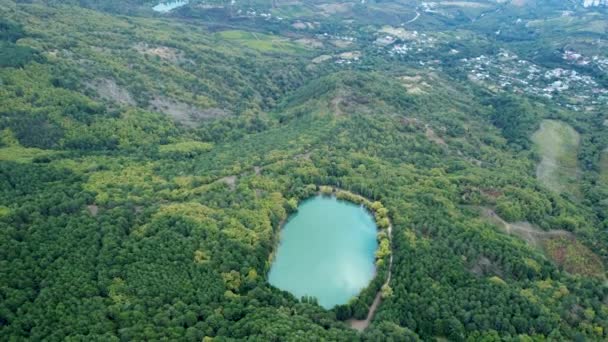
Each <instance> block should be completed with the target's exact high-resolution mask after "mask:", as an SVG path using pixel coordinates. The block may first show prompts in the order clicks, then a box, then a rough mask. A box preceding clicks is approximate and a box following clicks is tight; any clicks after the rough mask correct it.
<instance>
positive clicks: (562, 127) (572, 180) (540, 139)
mask: <svg viewBox="0 0 608 342" xmlns="http://www.w3.org/2000/svg"><path fill="white" fill-rule="evenodd" d="M532 140H533V141H534V144H535V149H536V151H537V152H538V154H539V155H540V156H541V160H540V163H539V164H538V166H537V168H536V177H537V179H538V180H539V181H540V182H541V183H542V184H543V185H545V186H546V187H548V188H549V189H551V190H553V191H555V192H558V193H569V194H572V195H575V196H579V194H580V193H579V188H578V165H577V155H578V148H579V143H580V136H579V134H578V133H577V132H576V131H575V130H574V129H573V128H572V127H571V126H570V125H568V124H566V123H564V122H561V121H556V120H544V121H543V122H542V123H541V125H540V128H539V129H538V131H536V132H535V133H534V135H533V136H532Z"/></svg>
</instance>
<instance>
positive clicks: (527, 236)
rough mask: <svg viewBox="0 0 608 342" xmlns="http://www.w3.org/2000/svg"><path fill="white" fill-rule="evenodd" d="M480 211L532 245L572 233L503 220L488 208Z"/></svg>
mask: <svg viewBox="0 0 608 342" xmlns="http://www.w3.org/2000/svg"><path fill="white" fill-rule="evenodd" d="M481 211H482V214H483V216H484V217H486V218H488V219H490V221H492V222H493V223H495V224H496V225H497V226H499V227H500V228H501V229H502V230H503V231H504V232H505V233H507V234H509V235H516V236H519V237H520V238H522V239H524V240H525V241H526V242H527V243H528V244H530V245H531V246H534V247H541V242H542V241H543V240H545V239H547V238H551V237H557V236H564V237H573V235H572V233H570V232H569V231H566V230H549V231H544V230H541V229H539V228H537V227H535V226H533V225H532V224H530V223H529V222H514V223H509V222H507V221H505V220H503V219H502V218H501V217H500V216H498V215H497V214H496V212H495V211H494V210H492V209H490V208H481Z"/></svg>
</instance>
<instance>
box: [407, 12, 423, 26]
mask: <svg viewBox="0 0 608 342" xmlns="http://www.w3.org/2000/svg"><path fill="white" fill-rule="evenodd" d="M418 17H420V12H418V11H416V16H415V17H414V19H411V20H408V21H406V22H405V23H406V24H411V23H413V22H414V21H416V20H418Z"/></svg>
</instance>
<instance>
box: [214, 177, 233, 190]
mask: <svg viewBox="0 0 608 342" xmlns="http://www.w3.org/2000/svg"><path fill="white" fill-rule="evenodd" d="M236 180H237V176H226V177H222V178H220V179H218V182H222V183H226V185H228V187H229V188H230V191H234V190H236Z"/></svg>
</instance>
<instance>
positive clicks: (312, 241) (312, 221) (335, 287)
mask: <svg viewBox="0 0 608 342" xmlns="http://www.w3.org/2000/svg"><path fill="white" fill-rule="evenodd" d="M376 233H377V228H376V223H375V222H374V218H373V217H372V215H371V214H370V213H369V212H368V211H367V210H366V209H365V208H363V207H362V206H360V205H357V204H353V203H350V202H345V201H339V200H337V199H336V198H334V197H323V196H317V197H314V198H312V199H309V200H306V201H304V202H302V204H300V206H299V207H298V212H297V213H295V214H294V215H293V216H291V217H290V219H289V220H288V221H287V223H286V224H285V225H284V227H283V229H282V231H281V241H280V244H279V247H278V250H277V253H276V255H275V259H274V262H273V264H272V266H271V269H270V273H269V275H268V281H269V282H270V284H272V285H274V286H276V287H278V288H280V289H282V290H286V291H289V292H291V293H292V294H293V295H295V296H296V298H298V299H299V298H301V297H302V296H304V295H307V296H314V297H316V298H317V300H318V301H319V304H320V305H321V306H323V307H324V308H327V309H330V308H332V307H334V306H335V305H338V304H346V303H347V302H348V301H349V299H351V298H352V297H354V296H356V295H357V294H358V293H359V292H360V291H361V290H362V289H363V288H365V287H366V286H367V285H368V284H369V282H370V281H371V280H372V278H373V277H374V274H375V265H374V261H375V257H374V254H375V252H376V249H377V247H378V241H377V239H376Z"/></svg>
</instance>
